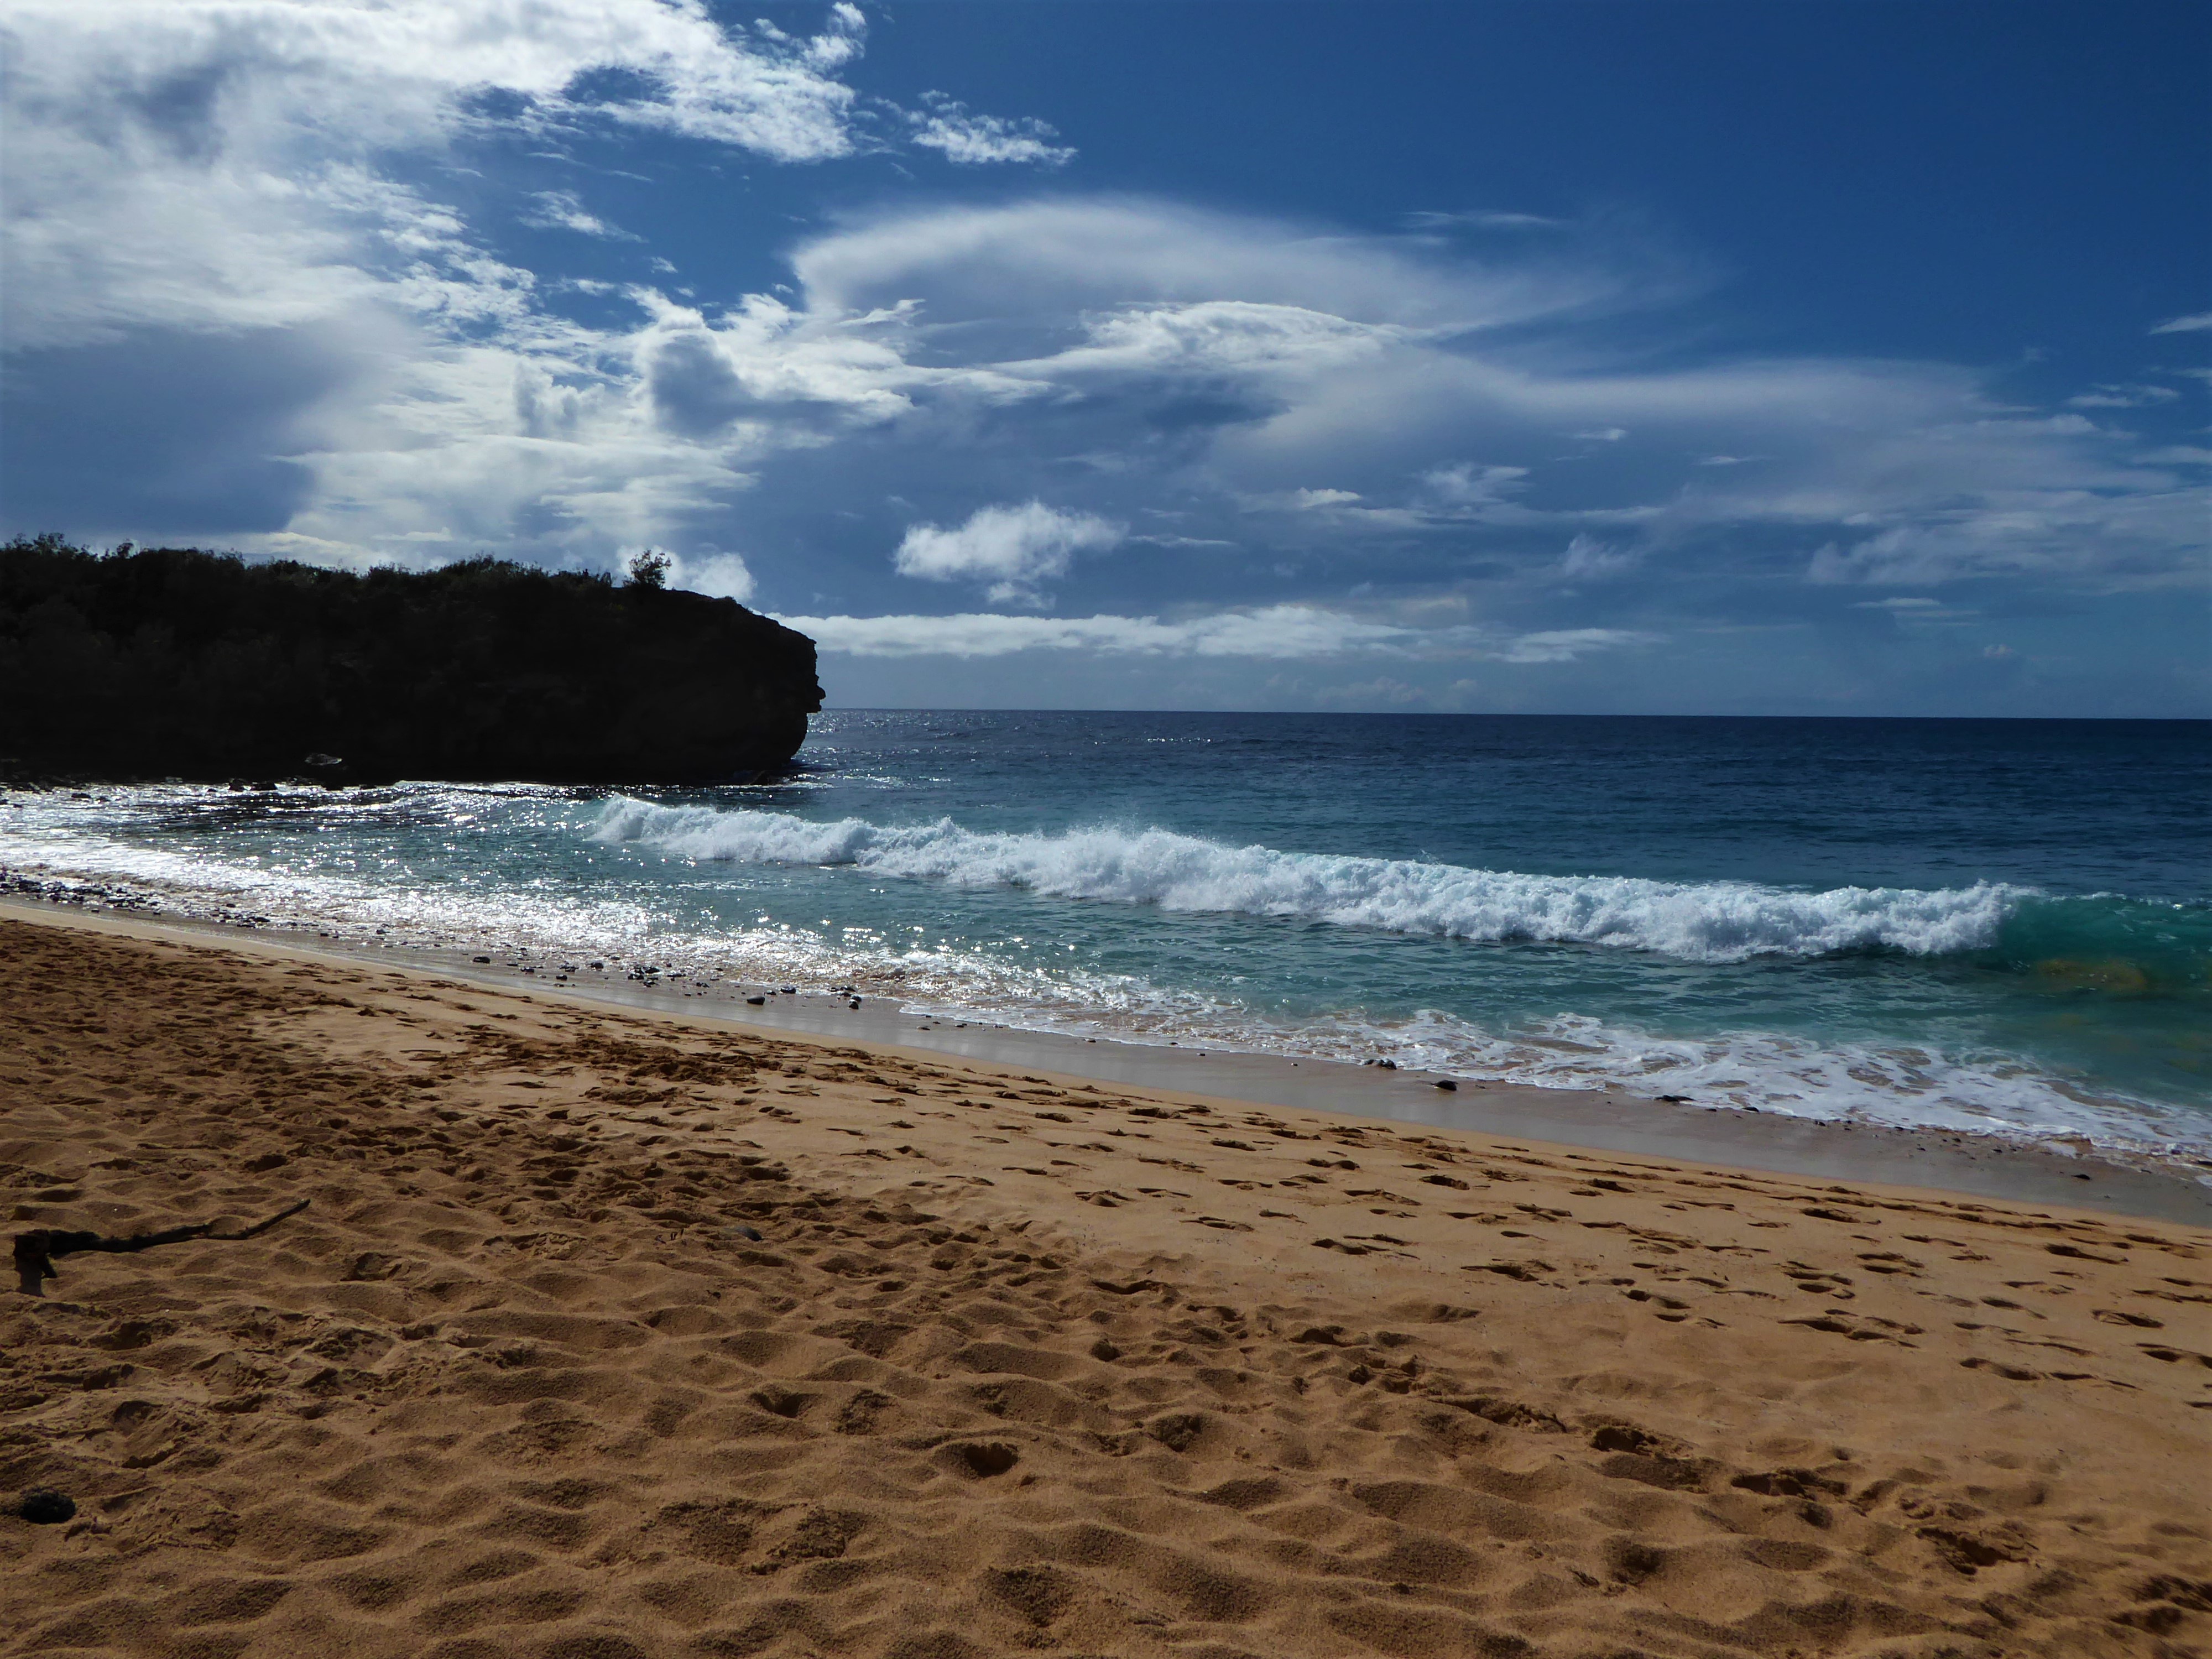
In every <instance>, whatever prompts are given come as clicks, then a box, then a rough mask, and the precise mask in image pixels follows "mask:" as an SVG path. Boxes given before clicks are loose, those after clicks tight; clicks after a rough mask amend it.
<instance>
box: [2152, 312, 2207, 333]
mask: <svg viewBox="0 0 2212 1659" xmlns="http://www.w3.org/2000/svg"><path fill="white" fill-rule="evenodd" d="M2208 328H2212V311H2199V312H2194V313H2191V314H2190V315H2189V316H2186V317H2172V318H2168V319H2166V321H2165V322H2162V323H2160V324H2159V325H2158V326H2157V327H2155V328H2154V329H2152V330H2151V332H2152V333H2154V334H2201V333H2203V331H2205V330H2206V329H2208Z"/></svg>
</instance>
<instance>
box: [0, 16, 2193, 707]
mask: <svg viewBox="0 0 2212 1659" xmlns="http://www.w3.org/2000/svg"><path fill="white" fill-rule="evenodd" d="M0 49H3V50H4V68H5V74H6V76H7V85H6V87H5V89H4V90H5V100H4V112H5V119H6V121H7V123H8V130H7V131H6V132H5V135H4V138H5V148H4V153H0V168H4V175H0V214H4V246H0V252H4V261H5V263H4V266H0V350H4V359H3V360H0V532H5V533H9V534H14V533H21V532H42V531H49V530H51V531H58V532H63V533H64V534H67V535H69V536H70V537H71V538H74V539H76V540H77V541H79V542H81V543H84V544H90V545H94V546H98V547H103V548H104V547H107V546H111V545H114V544H118V543H121V542H124V541H131V542H134V543H137V544H141V545H197V546H205V547H214V548H227V549H233V550H238V551H240V552H241V553H244V554H246V555H247V556H251V557H287V558H295V559H301V560H306V561H309V562H317V563H324V564H331V565H339V566H346V567H350V568H368V567H370V566H374V565H379V564H398V565H402V566H407V567H422V566H428V565H435V564H439V563H443V562H448V561H451V560H453V559H458V558H469V557H477V556H484V555H492V556H499V557H502V558H511V559H516V560H520V561H523V562H530V563H534V564H539V565H544V566H546V567H549V568H561V569H584V570H603V571H620V570H622V569H623V568H625V567H626V566H627V564H628V562H629V560H630V559H631V558H632V557H634V556H635V555H636V554H637V553H638V552H640V551H641V550H644V549H647V548H653V549H658V550H661V551H663V552H664V553H665V554H666V555H667V556H668V557H669V558H670V560H671V577H672V580H674V581H675V582H676V583H677V584H678V585H679V586H686V587H690V588H693V589H696V591H699V592H707V593H712V594H717V595H721V596H726V597H730V598H734V599H742V600H744V602H745V603H747V604H749V605H752V606H754V607H755V608H756V609H758V610H762V611H766V612H768V613H769V614H771V615H775V616H777V617H782V618H783V619H785V620H786V621H787V622H789V623H791V624H792V625H793V626H794V627H798V628H799V629H803V630H804V631H805V632H806V633H808V634H810V635H812V636H814V638H815V639H816V640H817V641H819V643H820V645H821V647H822V677H823V684H824V685H825V687H826V688H827V689H828V691H829V701H830V702H831V704H832V705H833V706H844V707H896V706H903V707H1014V708H1193V709H1212V708H1223V709H1227V708H1237V709H1289V710H1347V711H1350V710H1367V711H1396V710H1403V711H1407V712H1416V713H1421V712H1483V711H1506V712H1531V713H1539V712H1553V713H1583V712H1589V713H1618V714H1640V713H1653V714H1867V715H2019V716H2030V715H2081V716H2151V717H2177V716H2182V717H2197V718H2202V717H2207V716H2212V592H2208V589H2212V494H2208V482H2207V476H2206V467H2207V463H2208V462H2212V425H2208V422H2212V100H2206V99H2205V98H2204V96H2203V85H2204V73H2205V67H2206V65H2207V64H2208V63H2212V9H2207V8H2205V7H2203V5H2201V4H2199V3H2196V0H2183V3H2162V0H2115V3H2109V4H2103V5H2097V6H2085V5H2082V4H2080V3H2078V0H2060V3H2045V0H1995V3H1982V0H1944V3H1920V0H1913V3H1904V0H1896V3H1890V0H1881V3H1877V0H1852V3H1838V0H1752V3H1737V0H1505V3H1492V0H1358V3H1351V4H1339V3H1334V0H901V3H897V4H892V5H871V4H866V3H859V4H855V3H849V0H837V3H833V4H828V5H823V4H807V5H789V4H767V5H763V4H761V3H758V0H755V3H751V4H747V5H743V6H726V5H721V4H719V3H703V0H532V3H529V4H527V5H523V4H517V3H513V0H8V4H7V5H6V7H5V9H3V10H0Z"/></svg>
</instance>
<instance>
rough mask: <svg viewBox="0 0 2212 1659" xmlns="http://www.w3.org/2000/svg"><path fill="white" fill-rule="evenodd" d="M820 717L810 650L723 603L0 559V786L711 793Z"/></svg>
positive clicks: (39, 549) (786, 745) (176, 564)
mask: <svg viewBox="0 0 2212 1659" xmlns="http://www.w3.org/2000/svg"><path fill="white" fill-rule="evenodd" d="M821 706H822V688H821V687H820V686H819V685H818V684H816V683H815V678H814V642H813V641H811V640H810V639H808V638H807V637H806V636H805V635H803V634H799V633H795V632H793V630H792V629H788V628H786V627H784V626H782V625H781V623H775V622H771V621H770V620H769V618H767V617H762V616H758V615H757V614H755V613H754V612H752V611H748V610H746V609H745V608H744V606H743V605H738V603H737V602H736V601H734V600H732V599H706V598H703V597H702V596H701V595H699V594H696V593H684V592H663V591H661V590H659V589H657V588H648V587H640V586H635V585H633V586H623V587H617V586H613V585H612V584H611V583H610V582H608V581H606V580H602V579H600V578H597V577H592V576H583V575H574V574H550V573H548V572H545V571H541V570H534V569H530V568H525V567H522V566H519V565H513V564H505V563H501V562H495V561H493V560H489V559H485V560H477V561H473V562H469V563H465V564H458V565H452V566H449V567H447V568H445V569H443V570H434V571H428V572H423V573H413V574H410V573H403V572H399V571H386V570H380V571H372V572H370V573H369V574H367V575H356V574H351V573H349V572H344V571H334V570H320V569H316V568H313V567H310V566H307V565H300V564H291V563H279V564H263V565H249V564H246V562H243V561H241V560H239V559H236V558H233V557H229V556H222V555H217V554H210V553H202V552H197V551H195V550H178V549H160V550H150V551H145V552H138V553H127V554H119V555H115V556H108V557H105V558H102V557H98V556H94V555H92V554H89V553H87V552H84V551H82V550H79V549H76V548H73V547H70V546H69V545H68V544H65V543H64V542H63V541H61V540H60V538H57V537H39V538H33V539H29V540H20V539H19V540H17V541H15V542H11V543H9V544H7V545H6V546H4V547H0V758H4V759H6V760H9V761H12V762H13V763H15V769H18V770H23V771H31V772H48V773H60V774H68V775H78V776H100V777H109V778H127V777H155V778H159V777H170V776H174V777H181V778H185V779H190V780H194V781H201V780H206V781H220V780H223V779H229V778H270V777H299V776H314V777H323V778H326V779H340V780H343V781H351V782H367V781H388V780H391V779H395V778H402V777H408V778H449V779H453V780H456V781H495V780H501V779H507V780H531V781H542V782H552V783H710V782H721V781H728V780H730V779H732V778H733V777H739V778H741V777H744V776H745V775H750V774H752V773H755V772H758V771H763V770H766V769H773V768H775V767H778V766H781V765H782V764H783V763H786V762H787V761H788V760H789V759H790V758H791V757H792V755H793V753H794V752H795V751H796V750H798V748H799V744H800V743H801V742H802V741H803V740H804V739H805V736H806V717H807V716H808V715H809V714H812V713H814V712H815V711H816V710H817V709H818V708H821ZM311 757H314V758H313V759H311ZM332 759H335V760H336V761H337V764H335V765H333V764H331V761H332Z"/></svg>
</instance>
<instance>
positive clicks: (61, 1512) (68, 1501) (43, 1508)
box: [12, 1486, 76, 1527]
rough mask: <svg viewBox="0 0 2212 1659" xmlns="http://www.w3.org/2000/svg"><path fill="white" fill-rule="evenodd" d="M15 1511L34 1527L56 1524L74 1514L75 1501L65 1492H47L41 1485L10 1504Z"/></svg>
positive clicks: (70, 1517)
mask: <svg viewBox="0 0 2212 1659" xmlns="http://www.w3.org/2000/svg"><path fill="white" fill-rule="evenodd" d="M12 1507H13V1508H14V1510H15V1513H16V1514H17V1515H19V1516H21V1517H22V1518H23V1519H24V1520H26V1521H27V1522H30V1523H31V1524H32V1525H33V1526H34V1527H52V1526H58V1525H59V1524H60V1523H61V1522H64V1521H67V1520H70V1519H72V1518H73V1517H74V1516H76V1500H75V1499H74V1498H70V1497H68V1496H67V1495H66V1494H64V1493H62V1492H49V1491H47V1490H46V1488H45V1487H43V1486H41V1487H40V1488H38V1489H37V1490H36V1491H34V1492H25V1493H24V1494H23V1495H22V1496H21V1498H17V1499H16V1500H15V1504H13V1506H12Z"/></svg>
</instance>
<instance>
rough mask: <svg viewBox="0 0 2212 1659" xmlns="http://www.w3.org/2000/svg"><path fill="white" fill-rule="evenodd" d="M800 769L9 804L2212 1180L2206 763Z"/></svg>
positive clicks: (1857, 724) (1746, 753)
mask: <svg viewBox="0 0 2212 1659" xmlns="http://www.w3.org/2000/svg"><path fill="white" fill-rule="evenodd" d="M802 758H803V760H804V761H805V770H804V771H803V772H801V773H800V774H799V775H797V776H795V777H794V778H793V779H792V780H790V781H787V782H785V783H781V784H778V785H774V786H765V787H746V788H728V789H721V790H710V791H684V792H674V791H639V792H635V793H630V794H626V795H611V796H610V795H605V794H593V793H583V792H574V791H556V790H545V789H531V788H514V789H507V790H476V789H458V788H453V787H444V786H421V785H417V786H403V787H398V788H394V789H386V790H374V791H359V792H342V793H337V794H325V793H323V792H320V791H298V792H291V793H286V794H284V795H283V796H281V797H275V798H272V797H268V796H252V795H249V796H243V797H241V796H236V795H228V794H224V793H210V792H207V791H203V790H191V789H185V788H170V789H166V790H162V789H154V790H138V791H107V792H102V793H105V794H106V797H107V798H106V799H96V800H91V801H72V800H68V799H57V798H55V797H52V796H40V797H30V796H18V797H16V798H15V799H16V802H17V805H16V806H15V808H14V810H12V811H9V812H8V813H7V814H6V815H4V817H0V863H4V864H6V865H7V866H9V867H11V868H17V869H24V868H33V867H35V868H40V869H43V870H45V871H47V872H54V873H60V874H65V875H73V876H79V877H87V878H116V877H127V878H132V879H135V880H137V881H140V882H144V883H150V884H154V885H155V886H156V887H158V888H159V889H160V890H162V891H163V892H165V893H167V894H168V895H169V896H170V897H171V899H172V901H173V902H186V901H187V900H189V901H190V902H199V903H203V904H204V903H211V902H217V901H218V900H223V899H228V900H229V901H232V902H240V903H243V904H246V906H248V907H249V908H255V909H258V910H259V911H261V912H262V913H264V914H267V915H272V916H276V917H278V918H279V919H288V920H291V921H301V922H307V923H310V924H312V925H313V926H315V927H318V928H319V929H321V930H325V931H332V932H341V933H343V932H347V931H349V930H364V929H368V928H371V927H377V926H382V927H386V928H388V929H390V930H392V931H391V933H389V934H388V935H387V937H392V938H398V937H402V936H404V937H405V938H407V939H410V940H412V941H414V942H417V943H436V942H443V943H453V942H470V941H481V942H484V943H497V944H500V945H513V946H517V947H525V948H529V949H532V950H533V951H539V952H550V953H552V954H553V955H556V956H559V955H562V954H564V953H565V954H568V955H570V956H583V955H592V956H599V957H603V958H605V957H612V958H614V959H616V960H620V961H624V962H634V963H641V962H647V961H649V962H651V963H653V964H655V965H657V966H659V967H660V968H661V969H664V971H671V970H673V969H678V968H682V969H685V970H686V971H687V972H688V973H691V974H694V975H698V974H709V973H719V974H720V975H724V976H726V978H733V979H738V980H750V981H777V982H782V983H794V984H810V985H815V986H829V985H835V984H844V983H848V982H854V983H865V984H866V985H867V986H869V987H872V988H878V989H883V988H896V989H898V990H900V991H902V993H903V994H905V995H907V996H908V997H909V998H910V999H913V1000H918V1001H920V1002H922V1003H925V1004H927V1005H928V1006H933V1007H937V1008H941V1009H944V1010H945V1011H947V1012H975V1013H982V1014H987V1015H988V1016H989V1017H991V1018H996V1019H1000V1020H1004V1021H1006V1022H1008V1023H1020V1024H1036V1025H1048V1026H1055V1027H1059V1028H1061V1029H1069V1030H1084V1031H1085V1032H1089V1033H1093V1034H1098V1035H1114V1036H1124V1037H1131V1038H1136V1039H1139V1040H1147V1041H1168V1040H1175V1041H1181V1042H1197V1043H1199V1044H1200V1045H1201V1046H1213V1047H1232V1046H1242V1047H1249V1048H1268V1049H1274V1050H1279V1051H1286V1052H1296V1053H1309V1054H1337V1055H1342V1056H1346V1057H1356V1058H1367V1057H1379V1056H1386V1055H1387V1056H1390V1057H1395V1058H1397V1059H1399V1060H1401V1061H1407V1060H1412V1061H1419V1062H1420V1063H1424V1064H1428V1065H1432V1066H1443V1067H1447V1068H1449V1069H1453V1070H1456V1071H1458V1072H1459V1073H1462V1075H1470V1076H1490V1077H1500V1078H1513V1079H1522V1080H1528V1081H1536V1082H1543V1083H1550V1084H1554V1085H1583V1086H1587V1085H1592V1084H1595V1083H1599V1082H1609V1083H1619V1084H1626V1085H1630V1086H1632V1087H1635V1088H1640V1089H1643V1090H1644V1091H1647V1092H1650V1093H1659V1092H1668V1093H1681V1094H1688V1095H1691V1096H1693V1097H1697V1098H1699V1099H1702V1100H1711V1101H1723V1100H1726V1101H1735V1102H1737V1103H1745V1104H1759V1105H1761V1106H1765V1107H1769V1108H1772V1107H1780V1108H1782V1109H1788V1110H1795V1111H1804V1112H1819V1113H1821V1114H1823V1115H1835V1114H1846V1113H1847V1114H1851V1115H1859V1116H1863V1117H1868V1118H1873V1119H1879V1120H1882V1121H1906V1122H1927V1123H1944V1124H1950V1125H1954V1126H1960V1127H1980V1128H1987V1129H1994V1130H2002V1131H2004V1132H2008V1133H2030V1134H2035V1135H2039V1136H2053V1135H2064V1134H2087V1135H2089V1136H2092V1137H2093V1138H2096V1139H2101V1140H2105V1141H2107V1142H2112V1143H2115V1144H2125V1145H2133V1146H2174V1145H2180V1146H2188V1147H2190V1148H2191V1149H2196V1150H2204V1149H2212V725H2208V724H2206V723H2203V722H2140V723H2137V722H2126V723H2123V722H2106V721H1962V720H1928V721H1912V720H1896V721H1890V720H1720V719H1681V720H1669V719H1602V718H1581V717H1559V718H1552V717H1534V716H1488V715H1468V716H1395V715H1392V716H1362V715H1342V716H1300V715H1218V714H1057V713H1055V714H1009V713H984V714H967V713H927V712H924V713H914V712H901V713H872V712H866V711H842V712H833V713H831V714H825V715H823V716H821V717H820V718H819V719H818V720H817V725H816V729H815V733H814V736H813V737H812V738H811V740H810V742H809V744H808V745H807V748H806V749H805V751H804V753H803V756H802ZM192 896H197V897H196V898H194V897H192Z"/></svg>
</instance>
